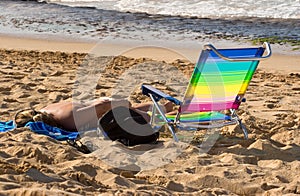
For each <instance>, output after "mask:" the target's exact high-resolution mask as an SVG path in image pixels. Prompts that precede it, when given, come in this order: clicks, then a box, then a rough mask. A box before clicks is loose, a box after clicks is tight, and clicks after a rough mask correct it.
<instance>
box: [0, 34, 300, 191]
mask: <svg viewBox="0 0 300 196" xmlns="http://www.w3.org/2000/svg"><path fill="white" fill-rule="evenodd" d="M95 45H96V44H95V43H92V42H90V43H87V42H74V41H64V42H63V41H53V40H42V39H29V38H20V37H8V36H1V37H0V73H1V78H0V80H1V86H0V94H1V96H0V104H1V110H0V116H1V121H8V120H11V119H12V118H13V116H14V114H15V112H16V111H18V110H20V109H23V108H27V107H30V106H33V107H34V108H36V109H40V108H42V107H44V106H45V105H47V104H49V103H54V102H59V101H63V100H69V101H71V100H72V98H73V97H72V96H73V95H74V84H75V81H78V75H80V74H81V71H87V72H86V73H88V70H81V69H80V67H81V66H82V64H83V62H84V61H85V60H86V59H87V54H88V53H90V52H91V51H93V50H95ZM276 47H278V46H276ZM103 48H105V51H113V52H112V53H111V54H110V55H109V52H108V53H107V56H106V57H101V60H102V61H101V62H103V63H106V64H105V65H104V64H97V66H99V67H94V70H98V68H99V70H101V78H100V79H99V78H98V79H99V80H98V81H96V82H97V84H95V85H96V87H94V88H92V89H91V91H88V92H87V93H88V94H87V95H85V98H84V99H89V98H99V97H101V96H108V97H110V96H112V95H116V94H118V93H117V92H116V90H118V91H120V90H119V88H118V86H116V85H118V84H119V83H120V82H122V81H123V80H124V78H125V79H128V80H130V81H132V80H136V81H135V82H133V83H130V84H132V85H131V86H130V87H129V88H130V89H131V90H130V92H127V89H125V90H124V89H122V90H124V92H126V93H125V94H126V95H128V99H129V100H130V101H131V102H133V103H138V102H145V101H148V98H146V97H145V96H143V95H141V92H140V85H141V83H142V82H144V81H143V79H144V78H139V77H138V75H137V74H139V73H140V71H139V70H137V71H136V70H133V69H132V68H133V67H141V68H143V67H147V68H149V69H150V70H151V72H152V74H150V76H149V80H151V79H152V80H153V81H150V82H148V83H150V84H152V85H155V86H156V87H158V88H160V89H161V90H163V91H164V92H166V93H170V94H171V95H174V96H177V97H180V95H179V94H178V92H177V91H176V90H174V83H173V82H174V80H176V78H189V76H190V75H191V73H192V71H193V68H194V64H195V61H196V60H197V57H198V55H199V52H200V50H201V48H199V49H198V50H195V49H182V50H181V51H177V53H176V52H174V51H176V48H173V49H172V50H164V49H163V48H156V47H144V48H138V49H134V48H133V47H132V46H130V47H128V46H124V45H117V44H111V45H105V46H103ZM128 48H129V49H130V50H128ZM124 51H125V52H124ZM170 51H171V52H170ZM118 53H119V54H122V56H111V55H114V54H118ZM184 56H188V59H189V60H190V61H191V62H190V61H189V60H187V59H183V57H184ZM299 65H300V56H299V55H286V54H280V53H274V54H273V56H272V57H271V58H270V59H268V60H266V61H262V62H261V63H260V64H259V67H258V70H257V71H256V73H255V74H254V78H253V79H252V82H251V83H250V86H249V88H248V91H247V93H246V98H247V102H246V103H244V104H242V105H241V107H240V111H239V114H240V116H241V117H242V119H243V122H244V123H245V125H246V127H247V128H248V130H249V140H244V139H243V134H242V132H241V131H240V130H239V128H238V127H237V126H235V125H233V126H230V127H225V128H222V129H221V130H220V132H219V133H218V139H217V140H216V142H215V144H214V145H213V146H212V148H211V149H210V150H209V151H207V152H204V153H201V152H199V149H198V148H197V145H199V144H197V142H194V143H191V144H187V145H184V146H180V147H178V146H176V144H174V142H173V141H172V139H171V138H160V141H159V144H156V145H140V146H137V147H135V149H134V150H136V151H138V150H141V149H142V150H144V151H143V152H144V153H143V155H142V156H141V158H142V159H143V161H145V162H149V164H150V163H151V161H153V163H152V165H155V164H157V167H151V168H150V169H144V168H143V167H140V169H136V170H133V171H130V170H129V171H128V170H125V169H122V168H119V167H116V166H114V164H117V163H122V161H124V160H125V161H128V160H130V158H132V157H129V158H128V157H126V156H125V155H124V156H123V155H122V154H120V153H122V152H124V151H120V152H118V153H119V154H118V153H115V152H114V151H113V150H111V149H112V147H113V148H121V147H120V146H119V144H117V143H116V142H110V141H103V142H104V145H105V144H107V147H108V148H107V149H106V152H107V154H105V156H106V157H105V158H107V157H108V156H110V157H113V159H112V160H114V161H115V162H114V164H112V162H109V161H107V160H106V159H101V158H99V156H97V153H96V152H94V153H91V154H84V153H81V152H79V151H78V150H77V149H76V148H74V147H72V146H70V145H67V144H66V143H64V142H59V141H56V140H54V139H51V138H49V137H47V136H44V135H39V134H35V133H33V132H31V131H30V130H29V129H27V128H17V129H15V130H13V131H9V132H5V133H0V146H1V148H0V166H1V167H0V182H1V183H0V195H266V196H267V195H296V194H300V132H299V131H300V123H299V119H300V109H299V100H300V88H299V87H300V80H299V79H300V66H299ZM170 67H171V68H172V69H171V68H170ZM175 68H176V72H174V74H173V72H171V74H170V75H171V76H170V79H169V80H168V79H167V78H162V77H161V75H160V74H161V73H163V72H167V71H174V70H175ZM128 70H130V71H131V72H130V73H128ZM134 71H136V72H134ZM138 71H139V72H138ZM79 72H80V73H79ZM82 73H85V72H82ZM175 73H177V74H178V75H176V74H175ZM148 75H149V74H148ZM165 75H166V74H165ZM183 76H184V77H183ZM121 77H123V79H122V78H121ZM126 77H127V78H126ZM128 77H129V78H128ZM120 78H121V79H120ZM147 79H148V78H147ZM76 90H78V89H75V91H76ZM120 92H121V91H120ZM83 97H84V96H83ZM83 142H84V138H83ZM148 149H150V150H148ZM174 149H180V150H181V151H180V152H179V154H177V155H176V157H172V160H169V161H166V162H163V161H164V158H166V156H168V155H171V154H172V153H173V151H171V150H174ZM147 152H148V153H147ZM149 152H150V153H149ZM168 153H169V154H168ZM173 154H174V153H173ZM156 156H157V157H159V158H157V159H156V158H155V157H156ZM137 160H139V159H137ZM136 165H138V164H136ZM136 165H134V166H136Z"/></svg>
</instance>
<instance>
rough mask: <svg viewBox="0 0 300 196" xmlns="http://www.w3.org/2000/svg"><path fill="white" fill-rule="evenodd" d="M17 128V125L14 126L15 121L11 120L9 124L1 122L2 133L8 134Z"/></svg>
mask: <svg viewBox="0 0 300 196" xmlns="http://www.w3.org/2000/svg"><path fill="white" fill-rule="evenodd" d="M15 127H16V125H15V124H14V121H12V120H10V121H7V122H2V121H0V132H6V131H9V130H12V129H14V128H15Z"/></svg>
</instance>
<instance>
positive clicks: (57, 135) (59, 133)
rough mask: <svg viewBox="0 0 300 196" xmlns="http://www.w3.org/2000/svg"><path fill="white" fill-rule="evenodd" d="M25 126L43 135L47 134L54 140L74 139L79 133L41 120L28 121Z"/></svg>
mask: <svg viewBox="0 0 300 196" xmlns="http://www.w3.org/2000/svg"><path fill="white" fill-rule="evenodd" d="M25 127H29V128H30V129H31V131H33V132H35V133H39V134H43V135H48V136H50V137H52V138H54V139H56V140H59V141H63V140H75V139H76V138H77V137H78V135H79V133H78V132H68V131H65V130H63V129H60V128H57V127H52V126H50V125H47V124H45V123H43V122H29V123H27V124H26V125H25Z"/></svg>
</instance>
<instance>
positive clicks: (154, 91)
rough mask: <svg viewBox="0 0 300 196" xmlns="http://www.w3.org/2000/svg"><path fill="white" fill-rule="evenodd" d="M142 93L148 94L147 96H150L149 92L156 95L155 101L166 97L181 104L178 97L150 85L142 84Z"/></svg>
mask: <svg viewBox="0 0 300 196" xmlns="http://www.w3.org/2000/svg"><path fill="white" fill-rule="evenodd" d="M142 93H143V95H147V96H149V94H151V95H152V96H153V97H154V99H155V101H159V100H160V99H162V98H165V99H167V100H169V101H171V102H173V103H174V104H176V105H181V101H179V100H178V99H176V98H174V97H172V96H170V95H167V94H165V93H163V92H162V91H160V90H158V89H156V88H154V87H152V86H150V85H142Z"/></svg>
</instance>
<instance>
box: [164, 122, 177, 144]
mask: <svg viewBox="0 0 300 196" xmlns="http://www.w3.org/2000/svg"><path fill="white" fill-rule="evenodd" d="M167 127H168V129H169V130H170V132H171V133H172V136H173V139H174V140H175V142H178V141H179V140H178V138H177V136H176V133H175V129H174V126H172V125H170V124H167Z"/></svg>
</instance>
